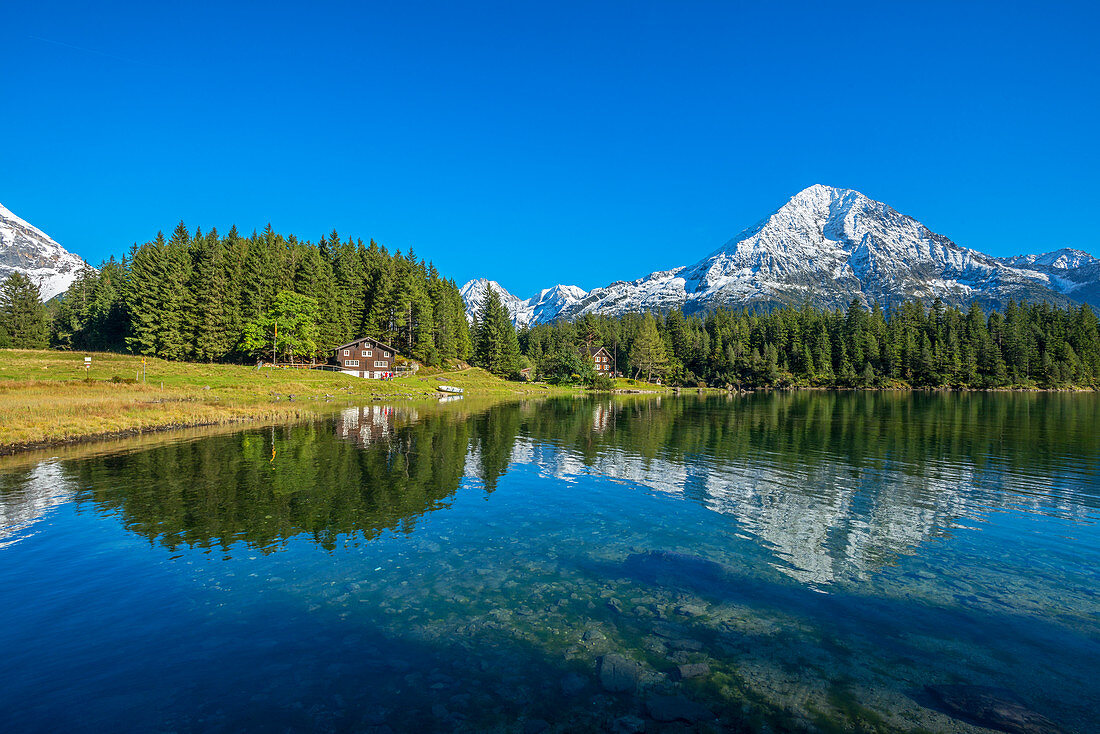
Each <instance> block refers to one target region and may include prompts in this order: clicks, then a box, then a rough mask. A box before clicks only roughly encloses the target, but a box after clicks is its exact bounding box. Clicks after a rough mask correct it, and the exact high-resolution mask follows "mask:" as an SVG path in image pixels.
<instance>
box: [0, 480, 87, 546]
mask: <svg viewBox="0 0 1100 734" xmlns="http://www.w3.org/2000/svg"><path fill="white" fill-rule="evenodd" d="M72 497H73V487H72V485H71V484H70V483H69V482H68V480H67V479H66V478H65V477H64V475H63V473H62V471H61V466H60V465H59V464H57V463H56V462H53V461H43V462H42V463H40V464H38V465H37V466H35V467H34V468H33V469H31V470H28V471H24V472H19V473H17V474H0V548H4V547H5V546H8V545H11V544H13V543H18V542H19V541H20V540H22V539H23V538H24V537H26V533H25V532H24V531H26V530H27V529H28V528H29V527H31V526H32V525H34V524H35V523H37V522H38V521H39V520H41V519H42V518H43V517H45V516H46V514H47V513H48V512H49V511H50V510H52V509H53V508H55V507H57V506H58V505H62V504H64V503H66V502H68V501H70V500H71V499H72Z"/></svg>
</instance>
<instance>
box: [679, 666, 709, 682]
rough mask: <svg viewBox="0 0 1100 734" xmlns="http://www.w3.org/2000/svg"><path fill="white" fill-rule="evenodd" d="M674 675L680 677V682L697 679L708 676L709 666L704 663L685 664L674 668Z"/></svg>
mask: <svg viewBox="0 0 1100 734" xmlns="http://www.w3.org/2000/svg"><path fill="white" fill-rule="evenodd" d="M676 673H677V675H679V676H680V680H687V679H688V678H699V677H701V676H704V675H710V666H709V665H707V664H706V663H686V664H684V665H681V666H679V667H678V668H676Z"/></svg>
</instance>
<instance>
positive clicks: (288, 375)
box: [0, 349, 582, 455]
mask: <svg viewBox="0 0 1100 734" xmlns="http://www.w3.org/2000/svg"><path fill="white" fill-rule="evenodd" d="M85 356H91V358H92V362H91V368H90V369H89V370H88V372H87V375H85V370H84V357H85ZM141 367H142V365H141V358H140V357H133V356H128V355H120V354H110V353H87V352H56V351H48V350H20V349H4V350H0V455H2V454H12V453H16V452H21V451H26V450H30V449H35V448H46V447H50V446H57V445H64V444H71V443H77V442H85V441H93V440H100V439H105V438H116V437H122V436H133V435H137V434H141V433H147V432H152V431H165V430H172V429H177V428H188V427H195V426H212V425H225V424H239V423H256V422H268V423H279V422H287V421H293V420H301V419H304V418H309V417H312V416H316V415H320V414H323V413H327V412H332V411H333V410H335V409H337V408H338V407H339V406H340V405H342V404H351V403H364V402H370V401H377V400H385V401H389V402H398V401H410V400H422V401H430V400H438V398H439V397H441V396H442V395H443V393H441V392H440V391H439V390H438V389H437V386H438V385H440V384H449V385H455V386H458V387H462V388H463V389H464V390H465V395H466V396H468V397H471V398H513V397H537V396H550V395H576V394H581V392H582V390H581V389H580V388H576V387H557V386H547V385H530V384H525V383H515V382H508V381H506V380H501V379H499V378H497V377H494V376H493V375H491V374H489V373H487V372H485V371H484V370H481V369H477V368H467V369H460V370H451V371H447V370H422V371H421V372H419V373H417V374H415V375H410V376H406V377H400V378H397V379H394V380H390V381H378V380H363V379H360V378H356V377H351V376H349V375H344V374H340V373H336V372H322V371H311V370H289V369H286V370H283V369H271V368H265V369H259V370H258V369H256V368H254V367H244V366H239V365H223V364H194V363H186V362H167V361H165V360H160V359H152V358H149V359H148V360H147V363H146V366H145V373H146V381H145V382H140V381H138V378H139V377H140V373H141Z"/></svg>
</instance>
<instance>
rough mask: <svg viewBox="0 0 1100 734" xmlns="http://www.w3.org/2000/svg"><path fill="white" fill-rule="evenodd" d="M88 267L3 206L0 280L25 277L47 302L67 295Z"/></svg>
mask: <svg viewBox="0 0 1100 734" xmlns="http://www.w3.org/2000/svg"><path fill="white" fill-rule="evenodd" d="M86 267H90V266H89V265H88V264H87V263H86V262H85V261H84V259H83V258H81V257H80V256H78V255H74V254H73V253H71V252H69V251H68V250H66V249H65V248H64V247H62V246H61V245H60V244H58V243H57V241H55V240H54V239H53V238H52V237H50V236H49V235H48V234H46V233H45V232H43V231H42V230H40V229H39V228H38V227H35V226H34V225H32V224H30V223H29V222H27V221H26V220H24V219H22V218H20V217H18V216H16V215H15V214H14V213H12V211H11V210H10V209H8V208H7V207H5V206H4V205H3V204H0V280H4V279H6V278H7V277H8V276H9V275H11V274H12V273H15V272H18V273H23V274H24V275H26V276H27V277H28V278H30V279H31V280H32V281H33V282H34V284H35V285H37V286H38V290H39V293H40V296H41V299H42V300H43V301H48V300H50V299H51V298H53V297H54V296H57V295H60V294H62V293H64V292H65V291H67V290H68V289H69V286H70V285H72V283H73V281H74V280H76V277H77V275H78V274H79V273H80V271H81V270H82V269H84V268H86Z"/></svg>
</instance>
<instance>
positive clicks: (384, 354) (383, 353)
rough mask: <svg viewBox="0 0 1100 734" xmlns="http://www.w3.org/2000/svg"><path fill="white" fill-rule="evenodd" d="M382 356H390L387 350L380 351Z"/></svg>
mask: <svg viewBox="0 0 1100 734" xmlns="http://www.w3.org/2000/svg"><path fill="white" fill-rule="evenodd" d="M382 356H383V357H388V356H390V353H389V352H382Z"/></svg>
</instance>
